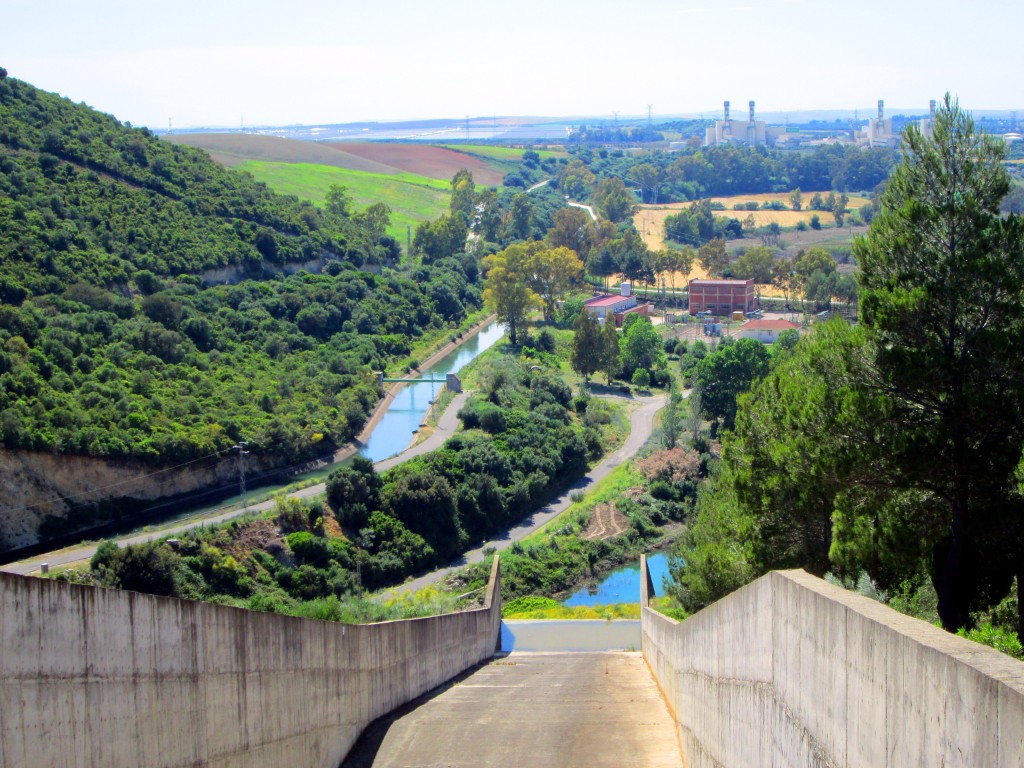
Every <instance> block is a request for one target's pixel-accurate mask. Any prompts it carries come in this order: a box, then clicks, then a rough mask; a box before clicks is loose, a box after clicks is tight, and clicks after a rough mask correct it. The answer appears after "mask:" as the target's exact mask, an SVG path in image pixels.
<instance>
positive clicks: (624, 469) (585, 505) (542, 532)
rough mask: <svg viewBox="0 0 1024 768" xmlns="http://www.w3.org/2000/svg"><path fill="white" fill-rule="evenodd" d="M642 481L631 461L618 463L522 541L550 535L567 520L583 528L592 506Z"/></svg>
mask: <svg viewBox="0 0 1024 768" xmlns="http://www.w3.org/2000/svg"><path fill="white" fill-rule="evenodd" d="M644 483H645V480H644V478H643V476H642V475H641V474H640V473H639V472H637V471H636V470H635V469H633V462H632V461H627V462H626V463H625V464H620V465H619V466H617V467H616V468H615V469H613V470H612V471H611V472H610V473H609V474H608V476H607V477H605V478H604V479H603V480H599V481H598V482H597V483H595V484H594V485H593V487H592V488H590V489H589V490H588V491H587V492H586V494H585V495H584V497H583V499H582V500H581V501H574V502H573V504H572V505H571V506H570V507H569V508H568V509H567V510H565V512H563V513H562V514H560V515H559V516H558V517H555V518H553V519H552V520H549V521H548V522H547V523H545V524H544V525H542V526H541V527H540V528H538V529H537V530H536V531H534V532H533V533H531V534H530V535H529V536H526V537H525V538H524V539H523V543H524V544H525V543H529V542H532V541H537V540H539V539H542V538H547V537H549V536H551V535H552V534H553V533H555V532H557V531H558V530H560V529H562V528H563V527H564V526H565V524H566V521H567V520H568V521H571V522H574V523H577V524H578V525H579V526H580V528H585V527H586V525H587V523H588V522H589V521H590V515H591V514H592V513H593V511H594V507H596V506H598V505H599V504H610V503H612V502H614V501H615V500H616V499H620V498H622V495H623V494H624V493H625V492H626V491H627V490H629V489H630V488H633V487H635V486H638V485H643V484H644Z"/></svg>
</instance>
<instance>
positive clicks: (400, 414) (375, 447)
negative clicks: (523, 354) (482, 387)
mask: <svg viewBox="0 0 1024 768" xmlns="http://www.w3.org/2000/svg"><path fill="white" fill-rule="evenodd" d="M504 335H505V329H504V328H503V327H502V326H501V325H499V324H498V323H491V324H490V325H489V326H487V327H486V328H484V329H483V330H482V331H480V333H478V334H477V335H476V336H474V337H473V338H471V339H469V340H468V341H467V342H466V343H465V344H463V345H462V346H461V347H459V348H458V349H455V350H452V352H451V353H449V354H448V355H446V356H445V357H443V358H441V359H440V360H438V361H437V362H436V363H434V365H432V366H430V367H429V368H426V369H424V370H422V371H420V373H421V374H423V375H425V376H430V377H431V378H437V379H443V378H444V377H445V375H446V374H449V373H458V372H459V371H460V370H462V368H463V367H464V366H465V365H466V364H468V363H469V362H470V361H471V360H473V359H474V358H475V357H476V356H477V355H479V354H480V353H481V352H483V351H484V350H486V349H489V348H490V347H493V346H494V345H495V344H497V343H498V341H499V340H500V339H501V337H502V336H504ZM442 386H443V385H441V384H434V383H431V382H424V383H422V384H407V385H406V386H404V387H402V389H401V390H400V391H399V392H398V396H397V397H395V399H394V400H393V401H392V402H391V405H390V406H389V407H388V409H387V411H386V412H385V413H384V418H382V419H381V420H380V422H379V423H378V424H377V426H376V428H375V429H374V430H373V432H372V434H371V435H370V439H369V440H368V441H367V443H366V445H365V446H364V447H363V449H362V450H361V451H359V453H360V454H361V455H363V456H365V457H366V458H368V459H370V460H371V461H381V460H382V459H387V458H390V457H391V456H394V455H395V454H398V453H401V452H402V451H404V450H405V449H406V448H408V447H409V443H410V442H412V437H413V435H414V434H415V433H416V431H417V430H418V429H419V428H420V425H421V424H422V423H423V417H424V416H426V414H427V411H428V410H430V403H431V402H432V401H433V399H434V398H435V397H437V395H438V393H439V392H440V391H441V387H442Z"/></svg>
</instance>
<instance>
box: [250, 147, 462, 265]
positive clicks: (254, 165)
mask: <svg viewBox="0 0 1024 768" xmlns="http://www.w3.org/2000/svg"><path fill="white" fill-rule="evenodd" d="M236 167H237V168H238V169H239V170H243V171H248V172H249V173H251V174H252V175H253V176H254V177H255V178H256V179H257V180H258V181H262V182H264V183H265V184H266V185H267V186H268V187H270V188H271V189H273V190H274V191H275V192H280V193H281V194H285V195H295V196H296V197H298V198H300V199H304V200H312V201H313V202H314V203H317V204H322V203H323V202H324V200H325V198H326V197H327V190H328V189H329V188H330V187H331V185H332V184H340V185H342V186H344V187H345V188H346V190H347V191H348V194H349V195H351V197H352V199H353V200H354V201H355V203H356V205H357V206H358V207H360V208H365V207H367V206H369V205H373V204H374V203H377V202H381V201H383V202H385V203H387V204H388V205H389V206H390V207H391V226H389V227H388V234H389V235H392V236H393V237H395V238H397V239H398V242H399V243H400V244H402V246H403V248H404V246H405V241H406V227H407V226H411V227H412V228H413V229H414V230H415V228H416V227H417V226H418V225H419V224H420V222H423V221H426V220H428V219H435V218H437V217H438V216H440V215H441V214H443V213H446V212H447V211H448V199H449V197H450V192H449V189H450V184H449V182H448V181H441V180H440V179H431V178H427V177H426V176H417V175H415V174H411V173H391V174H383V173H368V172H366V171H359V170H352V169H347V168H336V167H331V166H327V165H314V164H312V163H287V162H266V161H261V160H249V161H245V162H242V163H240V164H238V165H237V166H236Z"/></svg>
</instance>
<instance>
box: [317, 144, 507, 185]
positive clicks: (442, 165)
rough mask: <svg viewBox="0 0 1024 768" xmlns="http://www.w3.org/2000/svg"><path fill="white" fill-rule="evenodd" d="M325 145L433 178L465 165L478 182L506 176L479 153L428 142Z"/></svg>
mask: <svg viewBox="0 0 1024 768" xmlns="http://www.w3.org/2000/svg"><path fill="white" fill-rule="evenodd" d="M324 146H326V147H331V148H333V149H337V150H341V151H343V152H345V153H347V154H350V155H354V156H356V157H359V158H362V159H363V160H367V161H370V162H374V163H380V164H381V165H387V166H390V167H392V168H395V169H397V170H400V171H405V172H406V173H415V174H417V175H419V176H429V177H430V178H432V179H451V177H452V176H454V175H455V174H456V173H458V171H459V170H460V169H462V168H465V169H466V170H468V171H469V172H470V173H472V174H473V181H474V182H476V183H477V184H478V185H483V186H492V185H496V184H501V180H502V179H503V178H504V177H505V174H504V173H503V172H502V171H499V170H496V169H495V168H493V167H491V166H490V165H488V164H487V163H485V162H484V161H483V160H481V159H480V158H478V157H473V156H472V155H467V154H466V153H465V152H456V151H455V150H453V149H447V148H445V147H437V146H432V145H429V144H391V143H383V142H382V143H376V142H373V143H370V142H366V143H363V142H339V143H337V144H332V143H328V144H325V145H324Z"/></svg>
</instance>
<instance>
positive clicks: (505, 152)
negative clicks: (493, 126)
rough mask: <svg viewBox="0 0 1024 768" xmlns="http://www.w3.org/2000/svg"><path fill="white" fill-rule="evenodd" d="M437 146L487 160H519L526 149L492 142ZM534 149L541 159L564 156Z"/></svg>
mask: <svg viewBox="0 0 1024 768" xmlns="http://www.w3.org/2000/svg"><path fill="white" fill-rule="evenodd" d="M437 146H439V147H444V148H445V149H450V150H452V151H454V152H463V153H465V154H467V155H475V156H476V157H482V158H485V159H488V160H521V159H522V157H523V152H525V151H526V150H524V149H516V148H515V147H500V146H497V145H493V144H438V145H437ZM535 151H536V152H537V154H538V155H540V158H541V160H544V159H546V158H549V157H555V158H558V157H565V156H566V153H565V152H553V151H551V150H548V149H538V150H535Z"/></svg>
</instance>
